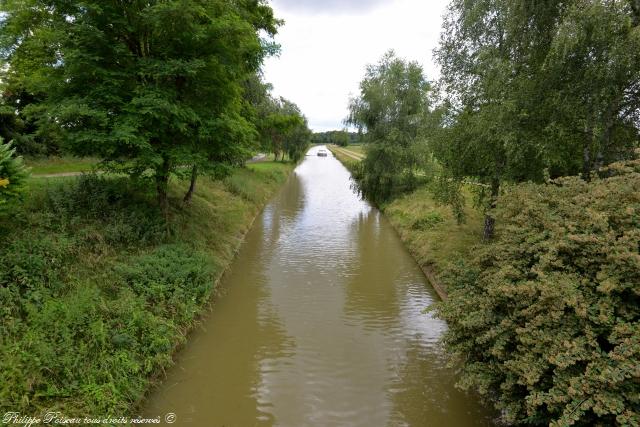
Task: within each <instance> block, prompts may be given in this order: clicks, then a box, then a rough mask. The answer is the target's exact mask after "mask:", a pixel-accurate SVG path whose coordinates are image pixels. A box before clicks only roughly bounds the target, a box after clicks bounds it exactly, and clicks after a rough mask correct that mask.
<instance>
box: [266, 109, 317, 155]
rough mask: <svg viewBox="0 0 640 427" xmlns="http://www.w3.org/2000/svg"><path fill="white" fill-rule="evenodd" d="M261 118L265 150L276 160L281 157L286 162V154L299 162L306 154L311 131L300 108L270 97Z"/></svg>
mask: <svg viewBox="0 0 640 427" xmlns="http://www.w3.org/2000/svg"><path fill="white" fill-rule="evenodd" d="M261 117H262V118H261V120H260V125H259V131H260V134H261V136H262V147H263V149H265V150H267V151H270V152H272V153H273V154H274V156H275V159H276V160H277V159H278V156H280V155H281V156H282V160H283V161H284V156H285V154H289V155H290V158H291V159H292V160H294V161H297V160H299V159H300V158H301V157H302V155H304V153H305V152H306V148H307V146H308V143H309V139H310V131H309V129H308V126H307V119H306V118H305V117H304V116H303V115H302V113H301V112H300V109H299V108H298V106H297V105H296V104H294V103H293V102H291V101H289V100H287V99H284V98H277V99H276V98H272V97H268V98H267V99H266V100H265V103H264V105H263V106H262V108H261ZM292 154H293V157H291V155H292ZM294 157H295V159H294Z"/></svg>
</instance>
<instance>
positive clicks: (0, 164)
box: [0, 138, 29, 213]
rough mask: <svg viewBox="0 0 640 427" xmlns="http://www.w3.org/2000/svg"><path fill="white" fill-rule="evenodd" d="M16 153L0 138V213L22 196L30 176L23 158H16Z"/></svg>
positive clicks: (9, 144)
mask: <svg viewBox="0 0 640 427" xmlns="http://www.w3.org/2000/svg"><path fill="white" fill-rule="evenodd" d="M15 151H16V150H15V148H11V143H7V144H4V143H3V142H2V139H1V138H0V213H1V212H2V211H3V210H4V209H6V207H7V206H8V205H9V203H11V202H14V201H15V200H16V199H18V198H19V197H20V196H21V195H22V193H23V192H24V188H25V182H26V179H27V177H28V176H29V172H28V170H27V168H26V167H25V166H24V164H23V163H22V158H21V157H16V156H15Z"/></svg>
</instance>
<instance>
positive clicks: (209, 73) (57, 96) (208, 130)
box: [1, 0, 279, 209]
mask: <svg viewBox="0 0 640 427" xmlns="http://www.w3.org/2000/svg"><path fill="white" fill-rule="evenodd" d="M3 12H5V13H6V14H7V15H6V16H5V19H4V21H3V23H2V27H1V33H2V38H1V41H2V52H3V54H4V56H5V58H6V59H7V60H8V61H9V64H10V66H9V67H8V70H7V73H8V75H9V76H11V75H16V74H17V75H19V79H20V80H21V85H22V87H24V88H25V89H27V90H30V91H32V92H34V93H39V92H45V93H46V94H47V97H46V99H45V100H43V102H41V103H39V104H38V105H37V108H34V110H37V113H38V114H39V118H40V119H39V120H40V121H46V122H48V123H50V124H55V125H57V126H59V127H60V128H61V129H62V130H63V131H64V137H65V140H66V141H67V144H68V147H69V148H70V149H71V150H72V151H73V152H74V153H76V154H80V155H97V156H100V157H101V158H102V159H104V160H105V161H106V162H107V164H108V165H110V166H112V167H113V168H115V169H117V170H120V171H125V172H127V173H130V174H132V175H135V176H139V175H143V174H145V173H147V171H149V170H152V171H153V178H154V180H155V183H156V189H157V194H158V200H159V203H160V204H161V205H162V206H163V207H164V208H165V209H166V207H167V203H168V200H167V184H168V180H169V177H170V175H171V174H172V173H180V172H181V171H183V170H184V167H185V166H192V168H191V173H192V176H193V177H194V178H195V176H197V173H198V170H200V169H206V168H208V167H211V165H215V164H217V163H224V162H229V161H231V162H233V161H237V160H238V158H242V157H246V155H247V152H248V148H249V144H250V143H251V142H252V141H254V140H255V136H254V132H255V130H254V127H253V126H252V124H251V123H250V122H249V121H248V120H247V119H246V118H245V117H244V115H243V98H242V95H243V83H244V82H245V81H246V79H247V77H248V76H250V75H251V74H252V73H255V71H256V70H257V69H258V68H259V67H260V65H261V63H262V60H263V58H264V57H265V55H267V54H269V53H271V52H273V49H274V46H273V45H272V44H270V43H268V42H266V41H265V40H263V38H261V34H264V35H273V34H274V33H275V32H276V28H277V26H278V24H279V22H278V21H277V20H276V19H274V17H273V13H272V10H271V8H270V7H269V6H268V5H267V4H266V3H264V2H263V1H262V0H234V1H229V0H154V1H144V2H141V1H131V2H122V1H117V0H106V1H105V0H100V1H98V0H88V1H82V2H79V1H69V0H28V1H14V0H8V1H7V2H5V3H4V6H3ZM34 46H45V48H44V49H41V50H42V51H41V52H40V51H39V52H38V54H37V55H33V54H32V53H31V52H32V51H33V50H34ZM29 61H31V62H35V64H33V63H29ZM26 63H28V64H27V65H28V66H27V65H24V64H26ZM198 168H200V169H198Z"/></svg>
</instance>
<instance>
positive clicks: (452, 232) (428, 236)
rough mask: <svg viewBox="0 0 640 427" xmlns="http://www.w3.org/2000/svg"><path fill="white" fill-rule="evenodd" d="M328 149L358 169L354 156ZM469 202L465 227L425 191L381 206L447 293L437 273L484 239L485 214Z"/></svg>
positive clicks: (401, 236)
mask: <svg viewBox="0 0 640 427" xmlns="http://www.w3.org/2000/svg"><path fill="white" fill-rule="evenodd" d="M329 148H330V149H331V151H332V152H333V154H334V155H335V156H336V158H337V159H338V160H340V161H341V162H342V163H343V164H344V165H345V166H346V167H347V169H349V170H353V168H354V167H356V165H357V163H358V162H357V161H356V160H354V159H353V158H352V157H348V156H345V155H344V154H343V153H342V152H341V151H340V150H339V149H336V147H329ZM348 148H349V149H351V146H350V147H348ZM353 151H355V150H353ZM467 199H468V200H467V208H466V216H467V221H466V223H464V224H462V225H458V224H457V222H456V220H455V218H454V217H453V215H452V213H451V209H450V208H449V207H447V206H441V205H439V204H438V203H436V202H435V201H434V200H433V197H432V195H431V193H430V192H429V191H428V190H427V189H425V188H421V189H418V190H416V191H414V192H413V193H410V194H406V195H404V196H402V197H400V198H398V199H395V200H394V201H392V202H391V203H389V204H388V205H386V206H383V207H382V211H383V212H384V213H385V215H386V216H387V217H388V218H389V220H390V221H391V224H393V226H394V228H395V229H396V231H397V232H398V234H399V235H400V238H401V239H402V241H403V242H404V243H405V245H406V246H407V248H408V249H409V252H411V254H412V255H413V257H414V258H415V259H416V261H417V262H418V264H420V266H421V267H422V268H423V269H424V270H425V272H426V273H427V274H428V276H429V279H430V280H432V281H435V282H436V283H434V286H437V287H440V288H441V289H440V290H442V291H444V292H445V293H446V286H444V284H442V283H440V281H439V280H438V274H439V273H440V272H441V271H443V270H444V269H445V267H446V266H447V265H448V264H449V263H450V262H453V261H455V260H456V259H458V258H460V257H464V256H465V255H466V254H467V253H468V252H469V251H470V250H471V249H472V248H473V246H474V245H475V244H478V243H480V242H481V238H482V215H481V214H480V213H479V212H478V211H477V210H475V209H473V208H472V207H471V206H472V203H471V196H470V195H468V197H467Z"/></svg>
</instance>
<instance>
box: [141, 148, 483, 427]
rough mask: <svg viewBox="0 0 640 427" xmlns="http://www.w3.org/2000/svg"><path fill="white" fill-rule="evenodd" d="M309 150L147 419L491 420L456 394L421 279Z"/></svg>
mask: <svg viewBox="0 0 640 427" xmlns="http://www.w3.org/2000/svg"><path fill="white" fill-rule="evenodd" d="M311 154H312V155H311V156H309V157H307V159H306V160H305V161H304V162H303V163H302V164H301V165H300V166H299V167H298V168H297V170H296V172H295V174H294V175H293V176H292V177H291V178H290V180H289V182H288V183H287V185H286V186H285V188H284V189H283V191H282V192H281V193H280V194H279V196H277V197H276V198H275V199H274V200H273V201H272V202H271V203H270V204H269V206H268V207H267V208H266V209H265V211H264V212H263V214H262V216H261V217H260V218H259V220H258V221H257V222H256V225H255V226H254V228H253V229H252V230H251V232H250V233H249V235H248V236H247V239H246V242H245V244H244V245H243V248H242V250H241V252H240V254H239V257H238V259H237V260H236V262H235V263H234V265H233V269H232V271H231V272H230V273H229V274H228V275H226V277H225V278H224V283H223V286H224V287H225V289H226V290H227V293H226V294H225V295H224V296H223V297H222V298H221V299H220V301H219V302H218V303H217V306H216V307H215V309H214V311H213V313H212V315H211V317H210V319H208V321H207V322H206V331H204V332H198V333H196V334H195V336H194V338H193V339H192V340H191V341H190V343H189V345H188V347H187V348H186V349H185V351H183V352H182V353H181V355H180V357H179V360H178V364H177V366H176V367H175V369H172V370H171V372H170V373H169V375H168V379H167V381H166V384H165V385H164V386H163V387H161V388H159V389H158V390H157V392H156V393H154V395H153V396H152V397H151V399H150V401H149V405H148V408H147V413H148V414H149V415H153V414H160V413H166V412H168V411H169V410H171V411H172V412H175V413H176V414H177V416H178V420H179V424H191V425H212V426H216V425H220V426H221V425H233V426H245V425H282V426H306V425H309V426H312V425H323V426H333V425H336V426H338V425H350V426H352V425H353V426H357V425H362V426H385V425H394V426H395V425H414V426H422V425H451V426H458V425H459V426H463V425H464V426H467V425H470V426H471V425H485V424H487V423H488V421H487V414H486V412H485V411H483V409H482V408H480V407H479V406H478V405H477V403H476V402H475V399H473V398H469V397H468V396H465V395H464V394H462V393H460V392H458V391H457V390H456V389H455V388H454V387H453V383H454V382H455V378H454V374H453V372H451V371H450V370H449V369H448V368H447V367H446V358H445V356H444V354H443V351H442V349H441V347H440V344H439V342H438V340H439V337H440V336H441V334H442V332H443V331H444V330H445V327H446V326H445V325H444V324H443V323H442V322H441V321H439V320H437V319H434V318H432V317H431V316H430V315H427V314H424V313H423V309H424V308H425V307H426V306H428V305H429V304H430V303H431V302H432V301H433V300H434V298H435V296H434V293H433V292H432V291H431V290H430V288H429V287H428V286H427V285H426V283H425V278H424V276H423V275H422V273H421V271H420V270H419V269H418V267H417V266H416V264H415V262H413V260H412V259H411V258H410V257H409V255H408V254H407V253H406V251H405V250H404V248H403V246H402V244H401V242H400V241H399V240H398V238H397V236H396V235H395V232H394V231H393V230H392V228H391V227H390V225H389V224H388V223H387V222H386V219H385V218H384V217H382V216H381V215H380V214H379V212H378V211H376V210H374V209H372V208H371V207H370V206H369V205H368V204H367V203H365V202H363V201H361V200H359V199H358V198H357V196H356V195H355V194H353V192H352V191H351V189H350V186H349V184H350V183H349V174H348V172H347V171H346V169H344V167H343V166H342V165H341V164H340V163H339V162H338V161H337V160H335V159H334V158H332V157H328V158H319V157H316V156H313V154H314V151H312V152H311Z"/></svg>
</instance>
